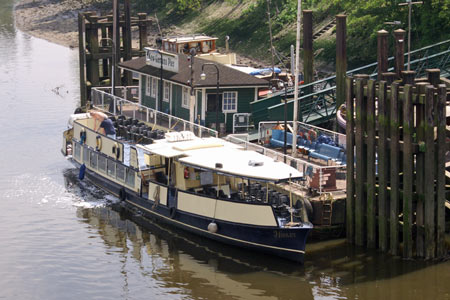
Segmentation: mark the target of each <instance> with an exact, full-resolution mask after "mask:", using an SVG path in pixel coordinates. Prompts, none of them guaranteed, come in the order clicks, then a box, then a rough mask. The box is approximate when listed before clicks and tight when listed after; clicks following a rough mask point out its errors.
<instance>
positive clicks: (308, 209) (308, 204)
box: [303, 198, 313, 222]
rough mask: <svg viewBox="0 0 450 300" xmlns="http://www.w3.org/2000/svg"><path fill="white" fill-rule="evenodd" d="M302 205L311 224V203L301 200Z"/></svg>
mask: <svg viewBox="0 0 450 300" xmlns="http://www.w3.org/2000/svg"><path fill="white" fill-rule="evenodd" d="M303 205H304V207H305V210H306V215H307V216H308V219H309V221H310V222H311V220H312V218H313V207H312V205H311V202H310V201H309V200H308V199H306V198H303Z"/></svg>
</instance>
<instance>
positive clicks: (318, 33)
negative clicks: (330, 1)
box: [313, 18, 336, 41]
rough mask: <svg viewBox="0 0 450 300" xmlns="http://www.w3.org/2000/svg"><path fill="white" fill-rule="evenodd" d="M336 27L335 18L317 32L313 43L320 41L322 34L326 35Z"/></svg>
mask: <svg viewBox="0 0 450 300" xmlns="http://www.w3.org/2000/svg"><path fill="white" fill-rule="evenodd" d="M334 26H336V18H333V19H332V20H331V21H330V22H329V23H327V24H326V25H325V26H324V27H322V28H320V29H319V30H318V31H316V32H315V33H314V34H313V41H315V40H316V39H318V38H319V37H320V36H321V35H322V34H324V33H325V32H327V31H328V30H330V29H331V28H333V27H334Z"/></svg>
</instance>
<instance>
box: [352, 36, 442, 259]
mask: <svg viewBox="0 0 450 300" xmlns="http://www.w3.org/2000/svg"><path fill="white" fill-rule="evenodd" d="M382 35H383V36H384V35H385V34H384V33H382ZM380 59H381V61H383V59H382V57H381V58H380ZM379 61H380V60H379ZM427 72H428V78H422V79H418V80H417V79H416V80H414V75H415V73H414V72H413V71H402V72H401V79H397V80H395V81H394V80H393V79H395V78H394V77H393V76H395V73H383V74H382V75H381V80H379V81H375V80H369V79H368V76H364V75H358V76H355V77H347V78H346V107H347V114H346V116H347V128H346V134H347V217H346V219H347V220H346V221H347V222H346V229H347V239H348V241H349V242H351V243H354V244H356V245H358V246H366V247H367V248H378V249H380V250H382V251H389V252H390V253H391V254H393V255H399V254H401V255H402V256H403V257H404V258H412V257H421V258H425V259H433V258H438V257H442V256H444V255H445V254H446V253H447V252H446V251H447V250H446V248H445V241H444V234H445V163H446V157H445V153H446V151H447V144H446V132H445V131H446V101H447V100H448V99H450V97H449V96H450V94H449V93H448V92H447V87H446V85H445V84H443V81H442V82H441V80H440V78H439V70H436V69H430V70H427ZM353 166H354V167H353ZM400 249H402V253H400Z"/></svg>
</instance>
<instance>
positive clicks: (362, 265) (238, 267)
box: [66, 176, 450, 299]
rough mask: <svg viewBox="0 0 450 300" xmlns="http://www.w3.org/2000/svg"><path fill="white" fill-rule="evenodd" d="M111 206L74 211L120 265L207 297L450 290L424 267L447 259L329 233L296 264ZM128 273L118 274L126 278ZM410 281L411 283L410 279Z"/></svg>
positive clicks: (375, 295)
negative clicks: (391, 252) (371, 246)
mask: <svg viewBox="0 0 450 300" xmlns="http://www.w3.org/2000/svg"><path fill="white" fill-rule="evenodd" d="M69 178H70V177H67V176H66V182H71V181H72V180H74V182H76V178H72V179H70V180H69ZM71 186H76V183H72V184H71ZM113 206H114V209H111V208H110V207H109V206H100V207H95V208H90V209H87V208H83V207H80V208H78V210H77V215H78V217H79V218H80V219H81V220H83V222H85V223H87V224H89V225H90V226H92V227H94V228H96V229H97V230H98V232H99V234H100V236H101V238H102V239H103V242H104V243H105V245H106V246H107V248H108V249H110V250H112V251H119V252H120V253H121V254H122V255H123V260H122V262H123V263H124V266H123V269H124V270H126V269H128V267H127V264H132V265H136V264H137V265H138V266H139V272H141V275H142V276H143V278H145V280H146V281H148V280H150V281H151V282H157V283H158V285H159V286H160V287H161V288H163V289H165V290H166V292H169V293H173V294H178V295H180V294H181V295H189V296H190V297H192V298H206V299H314V298H316V299H355V298H361V299H380V298H383V299H401V298H405V299H406V298H407V297H409V296H416V295H417V294H418V293H419V295H420V294H422V295H423V296H424V297H425V298H428V296H427V295H435V296H436V297H435V298H434V299H439V297H441V298H442V297H443V298H442V299H445V297H448V296H449V294H448V291H447V294H446V293H445V292H444V293H443V294H439V292H438V290H439V288H437V286H439V283H441V284H442V283H443V282H445V280H448V279H450V274H448V272H447V273H446V274H443V278H436V276H432V277H428V276H427V274H428V273H429V272H431V274H434V275H436V274H435V272H436V270H437V269H442V270H446V269H447V268H448V267H449V266H450V265H449V264H448V263H444V264H436V265H435V264H431V263H424V262H414V261H403V260H401V259H399V258H393V257H390V256H387V255H382V254H380V253H377V252H373V253H370V252H369V253H367V252H365V251H362V249H355V248H354V247H348V246H347V245H346V244H345V242H344V241H343V240H335V241H331V242H323V243H316V244H313V245H310V246H309V248H310V249H309V251H308V257H307V259H306V263H305V265H304V266H301V265H298V264H293V263H290V262H288V261H285V260H282V259H277V258H273V257H268V256H265V255H262V254H255V253H249V251H246V250H241V249H238V248H234V247H228V246H226V245H223V244H220V243H216V242H213V241H209V240H204V239H202V238H200V237H198V236H195V235H192V234H189V233H185V232H179V231H178V230H177V229H174V228H171V227H168V226H164V225H160V224H158V223H157V222H153V221H149V220H146V219H144V218H142V217H141V215H140V214H139V212H130V211H128V210H125V209H123V207H122V206H121V205H120V204H118V203H116V204H115V205H113ZM127 274H128V273H127V272H124V273H123V275H124V284H126V282H127ZM423 276H425V277H423ZM411 282H414V283H415V286H410V283H411ZM418 287H420V289H422V288H423V290H422V292H420V290H419V289H418ZM442 289H444V287H442ZM439 295H441V296H439ZM445 295H446V296H445Z"/></svg>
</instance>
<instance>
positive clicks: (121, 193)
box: [119, 188, 127, 201]
mask: <svg viewBox="0 0 450 300" xmlns="http://www.w3.org/2000/svg"><path fill="white" fill-rule="evenodd" d="M126 198H127V192H126V191H125V188H121V189H120V190H119V199H120V201H125V200H126Z"/></svg>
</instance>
